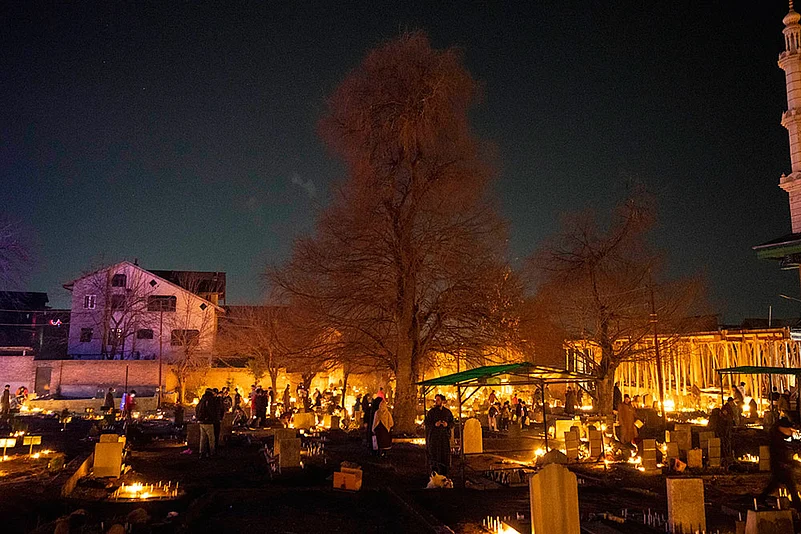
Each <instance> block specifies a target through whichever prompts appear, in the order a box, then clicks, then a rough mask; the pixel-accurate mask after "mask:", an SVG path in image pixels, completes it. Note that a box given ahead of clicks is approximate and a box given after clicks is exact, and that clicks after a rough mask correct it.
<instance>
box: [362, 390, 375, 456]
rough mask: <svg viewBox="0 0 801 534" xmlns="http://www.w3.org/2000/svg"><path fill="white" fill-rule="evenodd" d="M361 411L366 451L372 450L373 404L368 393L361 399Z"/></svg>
mask: <svg viewBox="0 0 801 534" xmlns="http://www.w3.org/2000/svg"><path fill="white" fill-rule="evenodd" d="M362 411H363V412H364V422H363V424H364V428H365V431H366V433H365V436H366V437H367V450H370V451H372V450H373V402H372V397H371V395H370V394H369V393H368V394H366V395H365V396H364V397H362Z"/></svg>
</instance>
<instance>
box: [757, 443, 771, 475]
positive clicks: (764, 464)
mask: <svg viewBox="0 0 801 534" xmlns="http://www.w3.org/2000/svg"><path fill="white" fill-rule="evenodd" d="M759 470H760V471H770V447H769V446H768V445H760V446H759Z"/></svg>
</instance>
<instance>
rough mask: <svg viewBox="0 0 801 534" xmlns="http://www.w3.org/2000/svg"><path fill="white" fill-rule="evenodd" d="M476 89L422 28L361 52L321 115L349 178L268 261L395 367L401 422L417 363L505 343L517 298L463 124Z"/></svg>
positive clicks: (382, 362) (353, 345)
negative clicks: (312, 229) (283, 251)
mask: <svg viewBox="0 0 801 534" xmlns="http://www.w3.org/2000/svg"><path fill="white" fill-rule="evenodd" d="M477 90H478V87H477V84H476V82H475V81H474V80H473V79H472V77H471V76H470V74H469V73H468V72H467V70H466V69H465V68H464V66H463V64H462V59H461V55H460V54H459V52H458V51H457V50H455V49H447V50H435V49H433V48H432V47H431V45H430V43H429V40H428V38H427V37H426V36H425V35H424V34H421V33H411V34H405V35H403V36H401V37H400V38H398V39H395V40H393V41H390V42H388V43H386V44H385V45H383V46H380V47H378V48H376V49H375V50H373V51H372V52H370V53H369V54H368V56H367V57H366V58H365V60H364V61H363V62H362V63H361V65H359V66H358V67H357V68H356V69H355V70H353V71H352V72H351V73H350V74H349V75H348V76H347V77H346V79H345V80H344V81H343V82H342V83H341V85H340V86H339V87H338V88H337V89H336V91H335V92H334V94H333V95H332V96H331V98H330V100H329V106H328V113H327V115H326V116H325V118H324V119H323V120H322V121H321V124H320V130H321V134H322V136H323V138H324V140H325V141H326V142H327V144H328V145H329V146H330V147H331V148H332V149H333V151H334V152H335V153H336V154H337V155H338V156H339V157H340V158H342V159H343V160H344V162H345V164H346V167H347V172H348V175H347V179H346V180H344V182H343V183H342V184H341V186H340V187H339V188H338V189H337V190H336V191H335V192H334V198H333V200H332V203H331V205H330V206H329V207H328V208H327V209H326V210H325V211H324V212H323V213H322V214H321V215H320V217H319V219H318V223H317V227H316V233H315V235H314V236H312V237H307V238H302V239H299V240H297V241H296V243H295V247H294V251H293V255H292V258H291V260H290V261H289V262H288V263H287V264H286V265H285V266H284V267H283V268H281V269H275V270H272V271H271V272H270V279H271V281H272V282H273V284H274V286H275V287H276V288H277V289H278V290H279V291H280V292H281V293H282V294H283V295H284V296H285V297H286V298H287V299H288V301H289V304H290V306H292V307H297V308H300V309H303V310H305V312H306V315H307V316H308V317H310V319H309V321H310V322H313V323H315V324H316V325H317V328H319V331H332V332H336V333H337V334H338V335H339V336H341V337H337V343H340V344H344V345H345V347H343V350H344V351H346V352H347V354H349V355H351V357H352V356H353V355H358V357H359V358H360V360H361V362H362V363H367V362H371V363H373V364H374V365H376V366H379V367H383V368H387V369H390V370H391V371H392V372H393V374H394V377H395V380H396V395H395V405H394V410H395V422H396V428H397V429H398V430H399V431H401V432H409V431H412V430H413V429H414V420H415V415H416V387H415V385H414V384H415V382H416V380H417V379H418V377H419V375H420V370H421V368H422V366H423V365H424V364H425V363H426V361H427V360H428V359H429V358H430V357H431V356H432V355H433V354H434V353H435V352H436V351H443V352H450V353H458V354H463V355H465V356H478V357H480V356H481V355H483V354H485V353H486V351H487V350H488V348H489V347H492V346H494V344H496V343H499V342H502V341H503V340H502V334H503V332H504V330H503V328H502V327H503V326H509V325H508V323H506V322H505V312H506V311H507V308H508V305H509V304H510V303H511V302H513V301H515V297H514V294H515V293H514V290H515V288H516V283H515V282H514V277H513V276H512V275H511V274H510V272H509V270H508V269H507V268H506V267H505V263H504V262H505V247H506V237H505V229H504V227H503V224H502V223H501V222H500V221H499V219H498V218H497V216H496V214H495V210H494V204H493V202H492V201H491V200H490V199H489V197H488V193H489V191H488V190H489V184H490V178H491V177H492V172H491V170H490V168H489V166H488V165H487V163H486V161H485V159H484V156H483V153H482V147H481V145H480V144H479V142H478V141H477V140H476V138H475V137H474V135H473V132H472V131H471V128H470V126H469V122H468V111H469V109H470V108H471V106H472V105H473V104H474V102H475V99H476V94H477ZM326 329H329V330H326Z"/></svg>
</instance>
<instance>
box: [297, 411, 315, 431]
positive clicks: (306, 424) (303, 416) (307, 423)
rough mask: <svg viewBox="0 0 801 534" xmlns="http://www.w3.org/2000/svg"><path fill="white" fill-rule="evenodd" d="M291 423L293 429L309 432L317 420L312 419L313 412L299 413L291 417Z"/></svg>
mask: <svg viewBox="0 0 801 534" xmlns="http://www.w3.org/2000/svg"><path fill="white" fill-rule="evenodd" d="M292 423H293V424H294V426H295V428H302V429H304V430H309V429H310V428H311V427H313V426H315V425H316V424H317V420H316V419H315V417H314V412H299V413H296V414H295V415H293V416H292Z"/></svg>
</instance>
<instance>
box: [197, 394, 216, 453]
mask: <svg viewBox="0 0 801 534" xmlns="http://www.w3.org/2000/svg"><path fill="white" fill-rule="evenodd" d="M195 417H196V418H197V421H198V423H200V448H199V450H200V457H201V458H203V457H204V456H206V457H211V456H213V455H214V454H215V452H216V445H217V441H216V438H215V435H214V423H215V422H219V421H220V408H219V406H218V404H217V401H216V399H215V396H214V392H213V391H212V390H211V389H209V388H206V392H205V393H204V394H203V396H202V397H201V398H200V402H198V404H197V408H196V409H195Z"/></svg>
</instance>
